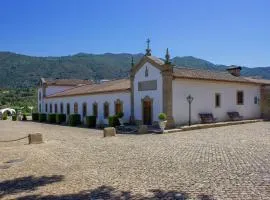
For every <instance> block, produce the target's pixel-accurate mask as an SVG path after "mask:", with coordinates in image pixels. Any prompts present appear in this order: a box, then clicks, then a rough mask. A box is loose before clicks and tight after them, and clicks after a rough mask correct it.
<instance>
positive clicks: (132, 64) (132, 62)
mask: <svg viewBox="0 0 270 200" xmlns="http://www.w3.org/2000/svg"><path fill="white" fill-rule="evenodd" d="M133 66H134V60H133V56H131V67H133Z"/></svg>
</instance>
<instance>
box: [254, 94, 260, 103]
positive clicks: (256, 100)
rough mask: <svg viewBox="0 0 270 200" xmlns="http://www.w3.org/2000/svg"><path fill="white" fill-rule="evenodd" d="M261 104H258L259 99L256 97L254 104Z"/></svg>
mask: <svg viewBox="0 0 270 200" xmlns="http://www.w3.org/2000/svg"><path fill="white" fill-rule="evenodd" d="M258 103H259V102H258V97H257V96H255V97H254V104H258Z"/></svg>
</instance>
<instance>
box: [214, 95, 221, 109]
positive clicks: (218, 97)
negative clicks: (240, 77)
mask: <svg viewBox="0 0 270 200" xmlns="http://www.w3.org/2000/svg"><path fill="white" fill-rule="evenodd" d="M215 105H216V108H219V107H220V94H219V93H216V94H215Z"/></svg>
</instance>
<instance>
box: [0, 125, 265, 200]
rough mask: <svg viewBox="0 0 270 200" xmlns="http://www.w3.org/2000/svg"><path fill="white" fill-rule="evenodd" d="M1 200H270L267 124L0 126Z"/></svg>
mask: <svg viewBox="0 0 270 200" xmlns="http://www.w3.org/2000/svg"><path fill="white" fill-rule="evenodd" d="M0 127H1V129H0V141H2V140H8V139H16V138H19V137H23V136H25V135H27V134H29V133H35V132H40V133H42V134H43V137H44V139H45V142H44V143H43V144H36V145H28V144H27V140H21V141H17V142H9V143H3V142H0V199H20V200H24V199H39V200H41V199H42V200H43V199H53V200H54V199H57V200H58V199H59V200H60V199H254V200H257V199H270V122H258V123H253V124H244V125H234V126H226V127H219V128H209V129H202V130H193V131H185V132H179V133H170V134H147V135H117V136H116V137H109V138H103V137H102V132H101V131H99V130H93V129H86V128H76V127H65V126H58V125H49V124H40V123H33V122H12V121H0Z"/></svg>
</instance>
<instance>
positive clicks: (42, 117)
mask: <svg viewBox="0 0 270 200" xmlns="http://www.w3.org/2000/svg"><path fill="white" fill-rule="evenodd" d="M38 120H39V122H46V121H47V114H46V113H39V118H38Z"/></svg>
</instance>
